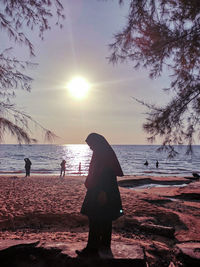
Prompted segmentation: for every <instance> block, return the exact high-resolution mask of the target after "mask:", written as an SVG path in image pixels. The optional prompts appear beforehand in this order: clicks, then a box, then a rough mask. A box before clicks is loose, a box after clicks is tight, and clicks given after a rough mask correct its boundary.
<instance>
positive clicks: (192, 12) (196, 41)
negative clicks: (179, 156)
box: [110, 0, 200, 156]
mask: <svg viewBox="0 0 200 267" xmlns="http://www.w3.org/2000/svg"><path fill="white" fill-rule="evenodd" d="M124 2H126V4H127V2H129V3H128V4H129V14H128V18H127V22H126V25H125V26H124V28H123V29H122V30H121V31H120V32H119V33H117V34H116V35H115V36H114V41H113V43H112V44H110V49H111V55H110V61H111V62H112V63H116V62H118V61H122V62H125V61H132V62H133V64H134V67H135V68H136V69H137V68H140V67H142V68H147V69H148V70H149V75H150V77H151V78H152V79H156V78H157V77H159V76H161V75H162V74H163V72H164V71H167V72H168V73H169V76H170V78H171V84H170V85H169V88H163V89H164V90H168V91H172V95H173V97H171V100H169V102H168V103H167V104H166V105H164V106H158V105H152V104H151V105H150V104H147V103H144V102H143V101H140V100H138V101H139V102H140V103H142V104H144V105H146V106H147V107H148V108H149V110H148V113H147V120H146V122H145V123H144V125H143V128H144V130H145V131H146V132H147V133H148V134H149V136H150V137H149V140H150V141H154V140H155V139H156V138H157V137H161V138H162V140H163V145H164V146H165V147H168V148H171V155H172V156H173V155H174V153H175V151H174V150H173V147H172V144H182V143H187V144H188V150H187V152H188V153H189V152H190V151H191V145H192V144H193V142H194V137H195V136H196V135H198V134H199V130H200V68H199V66H200V1H199V0H190V1H187V0H169V1H166V0H127V1H124V0H120V1H119V3H120V4H123V3H124Z"/></svg>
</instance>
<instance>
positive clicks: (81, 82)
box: [67, 77, 90, 99]
mask: <svg viewBox="0 0 200 267" xmlns="http://www.w3.org/2000/svg"><path fill="white" fill-rule="evenodd" d="M67 89H68V90H69V92H70V94H71V95H72V96H73V97H74V98H77V99H82V98H84V97H86V95H87V93H88V91H89V89H90V84H89V83H88V82H87V81H86V80H85V79H84V78H82V77H75V78H73V79H72V80H71V81H70V82H69V83H68V84H67Z"/></svg>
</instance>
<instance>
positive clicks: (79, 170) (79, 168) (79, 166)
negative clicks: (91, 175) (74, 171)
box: [78, 162, 81, 173]
mask: <svg viewBox="0 0 200 267" xmlns="http://www.w3.org/2000/svg"><path fill="white" fill-rule="evenodd" d="M78 172H79V173H81V162H79V165H78Z"/></svg>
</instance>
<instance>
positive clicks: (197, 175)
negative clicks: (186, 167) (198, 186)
mask: <svg viewBox="0 0 200 267" xmlns="http://www.w3.org/2000/svg"><path fill="white" fill-rule="evenodd" d="M192 175H193V177H194V178H196V179H199V178H200V175H199V174H198V173H196V172H193V173H192Z"/></svg>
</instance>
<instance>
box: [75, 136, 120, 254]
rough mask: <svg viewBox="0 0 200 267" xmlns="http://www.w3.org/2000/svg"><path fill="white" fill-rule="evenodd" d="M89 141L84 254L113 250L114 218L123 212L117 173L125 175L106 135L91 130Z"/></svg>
mask: <svg viewBox="0 0 200 267" xmlns="http://www.w3.org/2000/svg"><path fill="white" fill-rule="evenodd" d="M86 143H87V144H88V145H89V146H90V148H91V150H93V155H92V159H91V162H90V167H89V173H88V176H87V178H86V181H85V186H86V188H87V193H86V196H85V199H84V202H83V205H82V208H81V213H82V214H84V215H87V216H88V218H89V235H88V243H87V246H86V247H85V248H84V249H83V250H81V251H76V253H77V254H78V255H79V256H81V257H89V256H98V252H99V250H100V251H103V252H106V253H112V252H111V248H110V246H111V234H112V221H113V220H115V219H117V218H118V217H120V216H122V215H123V211H122V204H121V197H120V193H119V189H118V184H117V179H116V176H123V172H122V169H121V167H120V164H119V161H118V159H117V157H116V155H115V152H114V151H113V149H112V147H111V146H110V145H109V143H108V142H107V141H106V139H105V138H104V137H103V136H102V135H99V134H97V133H91V134H90V135H89V136H88V137H87V139H86Z"/></svg>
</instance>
